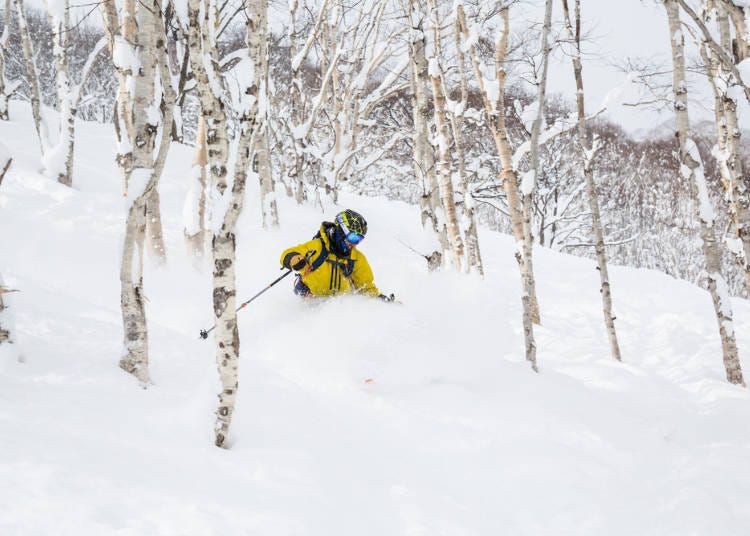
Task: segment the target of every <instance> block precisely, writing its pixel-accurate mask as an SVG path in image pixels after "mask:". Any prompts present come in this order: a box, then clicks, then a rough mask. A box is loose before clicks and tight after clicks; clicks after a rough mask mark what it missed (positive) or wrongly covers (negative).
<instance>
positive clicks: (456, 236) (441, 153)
mask: <svg viewBox="0 0 750 536" xmlns="http://www.w3.org/2000/svg"><path fill="white" fill-rule="evenodd" d="M427 7H428V11H429V23H430V30H431V33H432V48H431V52H432V54H431V55H430V57H429V59H428V68H427V75H428V77H429V81H430V87H431V90H432V109H433V115H434V117H435V145H436V149H437V159H436V172H437V177H438V181H437V183H438V190H439V193H440V207H439V208H438V209H437V210H436V220H437V221H438V226H439V227H444V228H445V234H446V236H447V238H448V240H447V242H448V243H447V246H448V247H447V249H445V248H444V250H443V259H444V261H445V260H446V259H449V262H450V264H451V265H452V266H453V269H454V270H457V271H460V270H461V269H462V268H463V261H464V238H463V235H462V233H461V228H460V226H459V222H458V212H457V210H456V192H455V188H454V187H453V152H452V150H451V142H452V141H453V142H454V148H455V147H458V145H459V140H452V138H451V125H450V122H449V119H448V111H447V100H448V96H447V94H446V85H445V72H444V70H443V66H442V61H441V58H442V55H443V52H442V31H441V30H442V27H443V24H444V21H443V18H442V17H441V14H440V12H439V10H438V5H437V0H429V1H428V6H427Z"/></svg>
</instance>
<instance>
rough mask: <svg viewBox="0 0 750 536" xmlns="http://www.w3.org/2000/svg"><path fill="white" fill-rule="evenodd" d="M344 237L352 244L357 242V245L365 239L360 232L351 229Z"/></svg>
mask: <svg viewBox="0 0 750 536" xmlns="http://www.w3.org/2000/svg"><path fill="white" fill-rule="evenodd" d="M344 238H345V239H346V241H347V242H349V243H350V244H355V245H356V244H359V243H360V242H362V240H364V239H365V237H364V236H363V235H361V234H359V233H355V232H354V231H349V232H348V233H346V236H345V237H344Z"/></svg>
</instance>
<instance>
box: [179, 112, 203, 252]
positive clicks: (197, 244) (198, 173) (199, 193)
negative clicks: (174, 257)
mask: <svg viewBox="0 0 750 536" xmlns="http://www.w3.org/2000/svg"><path fill="white" fill-rule="evenodd" d="M207 164H208V152H207V151H206V121H205V120H204V119H203V116H199V117H198V130H197V132H196V134H195V152H194V154H193V167H192V170H191V172H190V175H191V179H190V181H191V183H190V188H189V193H188V197H187V199H186V200H185V208H184V219H185V229H184V234H185V241H186V244H187V247H188V251H189V252H190V253H191V254H192V257H193V260H194V264H195V265H196V267H197V266H199V265H200V260H201V259H202V258H203V257H204V255H205V254H206V238H207V236H206V234H207V226H206V204H207V199H206V187H207V183H206V166H207Z"/></svg>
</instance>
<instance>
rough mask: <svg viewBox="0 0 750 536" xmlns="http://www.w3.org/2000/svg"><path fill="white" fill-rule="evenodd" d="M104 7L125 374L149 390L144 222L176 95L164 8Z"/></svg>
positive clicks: (128, 2) (150, 2) (129, 1)
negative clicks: (121, 220)
mask: <svg viewBox="0 0 750 536" xmlns="http://www.w3.org/2000/svg"><path fill="white" fill-rule="evenodd" d="M100 7H101V10H102V16H103V19H104V27H105V33H106V35H107V41H108V45H109V51H110V54H111V55H112V59H113V63H114V65H115V69H116V72H117V76H118V82H119V88H118V95H117V110H116V113H115V132H116V134H117V157H116V160H117V163H118V166H119V168H120V171H121V173H122V177H123V194H124V196H125V211H126V221H125V238H124V242H123V247H122V259H121V266H120V289H121V295H120V301H121V308H122V318H123V331H124V334H123V345H124V348H123V352H122V356H121V359H120V367H121V368H122V369H123V370H125V371H127V372H129V373H131V374H133V375H134V376H135V377H136V378H137V379H138V380H139V381H140V382H141V385H142V386H143V387H146V386H147V385H148V384H149V383H150V375H149V369H148V363H149V353H148V328H147V324H146V312H145V297H144V293H143V258H144V247H145V240H146V229H147V220H146V214H147V205H148V202H149V200H150V199H152V196H153V195H154V192H155V191H156V187H157V184H158V180H159V177H160V175H161V172H162V169H163V166H164V162H165V160H166V155H167V152H168V149H169V141H170V140H169V133H168V129H169V125H171V117H172V116H171V108H172V104H173V103H174V92H173V90H172V88H171V81H170V80H169V77H168V76H166V77H165V73H164V66H165V65H166V62H165V58H164V57H163V56H161V57H160V55H161V54H163V52H164V49H163V47H164V43H165V40H164V30H163V22H162V11H161V6H160V4H159V3H157V2H156V1H155V0H147V1H146V2H137V3H136V2H135V1H134V0H125V1H124V2H123V8H122V16H120V15H118V12H117V9H116V6H115V5H114V2H104V3H102V4H100ZM162 98H164V101H165V103H166V106H165V112H164V118H162V117H161V111H160V106H159V104H160V103H161V101H162ZM160 125H161V126H162V129H161V138H160V140H159V143H158V146H157V137H158V136H157V134H158V132H159V127H160ZM164 125H167V126H166V128H164Z"/></svg>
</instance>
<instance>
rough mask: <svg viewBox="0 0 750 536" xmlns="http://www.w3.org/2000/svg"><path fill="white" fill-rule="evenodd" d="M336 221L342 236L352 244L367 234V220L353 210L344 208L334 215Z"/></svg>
mask: <svg viewBox="0 0 750 536" xmlns="http://www.w3.org/2000/svg"><path fill="white" fill-rule="evenodd" d="M336 223H337V224H338V226H339V228H340V229H341V231H342V232H343V233H344V237H345V238H346V239H347V240H348V241H349V242H351V243H352V244H358V243H359V242H361V241H362V240H363V239H364V238H365V235H366V234H367V221H366V220H365V219H364V217H362V215H361V214H359V213H357V212H354V211H353V210H349V209H346V210H345V211H344V212H339V213H338V214H337V215H336Z"/></svg>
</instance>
